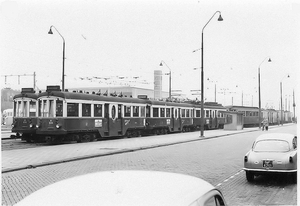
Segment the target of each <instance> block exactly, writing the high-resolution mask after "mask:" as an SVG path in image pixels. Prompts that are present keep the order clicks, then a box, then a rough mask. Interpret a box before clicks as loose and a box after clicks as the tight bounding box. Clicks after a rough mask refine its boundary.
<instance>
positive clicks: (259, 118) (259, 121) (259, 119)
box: [258, 57, 271, 129]
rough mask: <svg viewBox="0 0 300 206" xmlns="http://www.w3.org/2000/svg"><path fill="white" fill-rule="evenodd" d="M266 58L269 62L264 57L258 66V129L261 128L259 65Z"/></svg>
mask: <svg viewBox="0 0 300 206" xmlns="http://www.w3.org/2000/svg"><path fill="white" fill-rule="evenodd" d="M268 58H269V60H268V62H271V58H270V57H266V58H265V59H264V60H263V61H262V62H261V63H260V65H259V66H258V127H259V129H260V128H261V96H260V66H261V65H262V63H263V62H264V61H265V60H266V59H268Z"/></svg>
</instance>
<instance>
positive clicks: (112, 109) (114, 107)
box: [111, 105, 116, 119]
mask: <svg viewBox="0 0 300 206" xmlns="http://www.w3.org/2000/svg"><path fill="white" fill-rule="evenodd" d="M111 118H112V119H115V118H116V106H115V105H113V106H112V108H111Z"/></svg>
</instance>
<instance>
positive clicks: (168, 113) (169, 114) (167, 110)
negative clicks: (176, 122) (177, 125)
mask: <svg viewBox="0 0 300 206" xmlns="http://www.w3.org/2000/svg"><path fill="white" fill-rule="evenodd" d="M170 111H171V110H170V108H166V117H171V113H170Z"/></svg>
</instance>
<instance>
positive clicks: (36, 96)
mask: <svg viewBox="0 0 300 206" xmlns="http://www.w3.org/2000/svg"><path fill="white" fill-rule="evenodd" d="M21 97H26V98H31V99H37V98H38V95H37V94H35V93H20V94H16V95H15V96H14V97H13V99H16V98H21Z"/></svg>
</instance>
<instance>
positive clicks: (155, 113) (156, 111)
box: [153, 108, 158, 117]
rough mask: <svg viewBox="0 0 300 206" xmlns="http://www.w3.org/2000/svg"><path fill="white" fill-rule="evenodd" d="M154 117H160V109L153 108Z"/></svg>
mask: <svg viewBox="0 0 300 206" xmlns="http://www.w3.org/2000/svg"><path fill="white" fill-rule="evenodd" d="M153 117H158V108H153Z"/></svg>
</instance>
